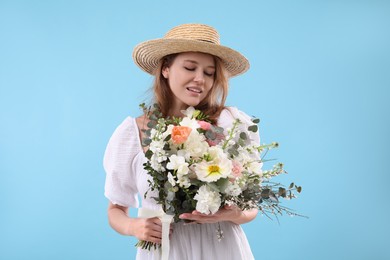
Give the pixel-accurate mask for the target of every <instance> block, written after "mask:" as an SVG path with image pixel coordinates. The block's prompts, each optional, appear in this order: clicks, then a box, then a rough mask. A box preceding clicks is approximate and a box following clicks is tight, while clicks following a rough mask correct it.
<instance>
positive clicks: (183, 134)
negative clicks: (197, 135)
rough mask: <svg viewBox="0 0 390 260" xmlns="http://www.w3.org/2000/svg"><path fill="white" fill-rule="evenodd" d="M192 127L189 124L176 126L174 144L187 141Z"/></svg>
mask: <svg viewBox="0 0 390 260" xmlns="http://www.w3.org/2000/svg"><path fill="white" fill-rule="evenodd" d="M191 131H192V129H191V128H190V127H187V126H174V127H173V129H172V134H171V138H172V141H173V143H174V144H182V143H184V142H185V141H187V139H188V136H189V135H190V133H191Z"/></svg>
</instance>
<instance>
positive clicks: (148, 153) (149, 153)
mask: <svg viewBox="0 0 390 260" xmlns="http://www.w3.org/2000/svg"><path fill="white" fill-rule="evenodd" d="M152 155H153V152H152V151H151V150H147V151H146V153H145V157H146V158H148V159H149V160H150V159H151V158H152Z"/></svg>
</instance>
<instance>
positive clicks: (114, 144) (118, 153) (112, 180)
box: [103, 117, 142, 208]
mask: <svg viewBox="0 0 390 260" xmlns="http://www.w3.org/2000/svg"><path fill="white" fill-rule="evenodd" d="M139 152H142V147H141V144H140V143H139V137H138V128H137V124H136V122H135V119H134V118H131V117H127V118H126V119H125V120H124V121H123V122H122V123H121V124H120V125H119V126H118V127H117V128H116V129H115V131H114V133H113V134H112V136H111V138H110V140H109V142H108V145H107V148H106V151H105V153H104V159H103V166H104V170H105V171H106V182H105V192H104V195H105V196H106V197H107V198H108V199H109V200H110V201H111V202H112V203H113V204H117V205H120V206H124V207H134V208H136V207H138V205H139V203H138V197H137V185H136V183H137V182H136V177H137V175H136V172H135V169H134V167H133V160H134V158H135V157H136V155H137V154H138V153H139Z"/></svg>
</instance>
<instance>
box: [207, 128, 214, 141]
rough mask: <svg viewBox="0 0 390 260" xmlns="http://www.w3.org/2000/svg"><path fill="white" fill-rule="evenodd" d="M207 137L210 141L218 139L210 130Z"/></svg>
mask: <svg viewBox="0 0 390 260" xmlns="http://www.w3.org/2000/svg"><path fill="white" fill-rule="evenodd" d="M205 136H206V138H207V139H210V140H215V138H216V135H215V133H214V132H213V131H210V130H207V131H206V134H205Z"/></svg>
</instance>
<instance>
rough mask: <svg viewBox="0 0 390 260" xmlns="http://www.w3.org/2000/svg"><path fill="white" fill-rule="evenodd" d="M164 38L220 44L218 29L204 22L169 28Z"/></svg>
mask: <svg viewBox="0 0 390 260" xmlns="http://www.w3.org/2000/svg"><path fill="white" fill-rule="evenodd" d="M164 38H165V39H182V40H193V41H202V42H209V43H213V44H217V45H220V41H219V34H218V32H217V30H215V29H214V28H213V27H211V26H208V25H204V24H182V25H179V26H176V27H174V28H172V29H171V30H169V31H168V32H167V33H166V34H165V36H164Z"/></svg>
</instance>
